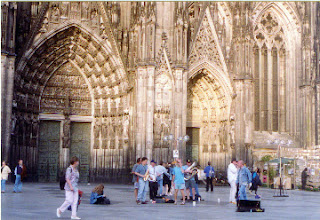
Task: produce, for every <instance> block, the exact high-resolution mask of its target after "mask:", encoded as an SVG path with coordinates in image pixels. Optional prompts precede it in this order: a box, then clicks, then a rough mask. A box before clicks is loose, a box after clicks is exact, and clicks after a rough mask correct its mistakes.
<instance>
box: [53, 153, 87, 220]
mask: <svg viewBox="0 0 320 220" xmlns="http://www.w3.org/2000/svg"><path fill="white" fill-rule="evenodd" d="M78 165H79V158H77V157H72V158H71V160H70V166H69V167H68V168H67V171H66V184H65V186H64V189H65V194H66V199H65V201H64V203H63V204H62V205H61V206H60V207H59V208H57V217H58V218H60V217H61V213H62V212H64V211H65V210H66V209H67V208H68V207H69V206H70V205H71V210H72V214H71V219H81V218H79V217H78V216H77V205H78V199H79V192H78V181H79V171H78V170H77V167H78Z"/></svg>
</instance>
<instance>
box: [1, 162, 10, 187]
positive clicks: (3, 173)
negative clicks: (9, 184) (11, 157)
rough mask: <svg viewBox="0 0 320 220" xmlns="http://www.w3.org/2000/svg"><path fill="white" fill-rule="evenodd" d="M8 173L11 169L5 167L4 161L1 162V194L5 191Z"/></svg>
mask: <svg viewBox="0 0 320 220" xmlns="http://www.w3.org/2000/svg"><path fill="white" fill-rule="evenodd" d="M9 173H11V169H10V168H9V167H8V166H7V164H6V161H2V166H1V192H2V193H4V192H5V191H6V181H7V180H8V176H9Z"/></svg>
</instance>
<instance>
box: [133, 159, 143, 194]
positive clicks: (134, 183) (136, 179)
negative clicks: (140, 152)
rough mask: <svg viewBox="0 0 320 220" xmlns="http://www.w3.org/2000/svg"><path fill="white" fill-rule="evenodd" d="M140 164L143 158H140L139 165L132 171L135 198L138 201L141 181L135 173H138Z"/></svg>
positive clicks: (134, 166)
mask: <svg viewBox="0 0 320 220" xmlns="http://www.w3.org/2000/svg"><path fill="white" fill-rule="evenodd" d="M140 163H141V158H138V159H137V163H136V164H135V165H133V167H132V171H131V173H132V174H133V177H132V182H133V187H134V197H135V199H136V200H137V197H138V189H139V179H138V176H137V175H136V174H134V172H135V171H136V169H137V167H138V166H139V164H140Z"/></svg>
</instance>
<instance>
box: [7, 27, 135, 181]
mask: <svg viewBox="0 0 320 220" xmlns="http://www.w3.org/2000/svg"><path fill="white" fill-rule="evenodd" d="M17 73H18V74H17V78H16V80H15V94H14V98H15V100H16V102H17V108H16V112H17V116H18V118H17V126H16V130H17V132H16V133H17V134H19V135H18V136H17V137H16V139H14V140H13V142H14V143H15V146H16V147H15V148H14V149H13V151H15V152H14V154H15V155H20V154H23V152H20V151H21V148H20V147H19V146H26V147H27V148H32V149H33V150H26V152H28V153H29V154H30V156H31V157H35V158H37V159H36V160H34V163H36V164H38V166H33V167H35V170H33V172H32V173H34V174H35V176H37V178H36V179H38V180H39V181H56V180H57V178H58V176H59V170H63V169H64V168H65V167H66V166H67V165H68V161H69V158H70V157H72V156H78V157H79V158H80V160H81V161H82V162H81V164H82V165H81V167H80V172H82V176H83V177H85V178H83V179H82V180H83V181H86V182H87V181H89V178H90V173H95V174H96V172H98V170H99V172H101V171H102V172H107V171H109V172H113V171H114V170H116V169H123V167H124V163H126V160H120V158H121V157H124V154H127V147H126V145H127V139H128V133H127V132H128V129H127V128H126V126H128V123H127V121H128V120H129V119H128V111H127V110H126V109H127V108H128V105H127V102H128V100H127V93H128V80H127V76H126V73H125V70H124V69H123V66H122V65H121V62H120V60H119V58H118V57H117V55H116V54H115V53H114V52H113V50H112V49H111V48H110V47H108V44H105V43H102V39H100V38H99V37H97V36H95V35H93V34H91V33H90V31H88V30H86V28H84V27H83V25H81V24H77V23H70V22H68V23H66V24H64V25H63V26H60V27H57V28H56V29H53V30H51V31H50V32H48V33H46V34H43V35H42V36H40V37H39V38H38V39H37V40H36V42H35V43H34V44H33V46H32V47H31V48H30V49H29V50H28V51H27V52H26V53H25V55H24V56H23V58H22V59H21V62H20V63H19V65H18V68H17ZM54 122H56V123H54ZM57 123H58V125H57ZM45 131H46V132H45ZM30 133H31V135H29V134H30ZM51 134H58V135H57V136H56V137H52V136H51ZM21 137H25V138H21ZM38 137H39V139H38ZM21 141H23V142H24V143H22V142H21ZM48 143H51V146H53V147H52V148H50V146H48ZM53 143H55V144H53ZM36 147H38V148H36ZM101 148H102V149H103V150H100V149H101ZM57 152H58V154H57ZM101 154H103V155H105V156H104V157H103V158H102V157H101ZM98 157H100V158H99V159H94V160H91V158H98ZM90 170H91V172H90ZM42 171H46V172H44V173H43V172H42ZM95 176H97V175H95Z"/></svg>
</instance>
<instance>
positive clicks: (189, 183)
mask: <svg viewBox="0 0 320 220" xmlns="http://www.w3.org/2000/svg"><path fill="white" fill-rule="evenodd" d="M191 164H192V162H191V160H187V165H184V166H183V167H182V169H183V170H185V172H184V175H185V176H186V177H187V178H188V177H189V176H191V174H192V170H189V171H186V170H187V169H188V167H190V166H191ZM185 182H186V195H187V196H188V195H190V194H191V193H192V201H195V194H196V190H195V189H196V180H195V178H194V176H193V177H191V178H190V179H188V180H186V181H185ZM189 192H190V193H189ZM189 200H191V198H189Z"/></svg>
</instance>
